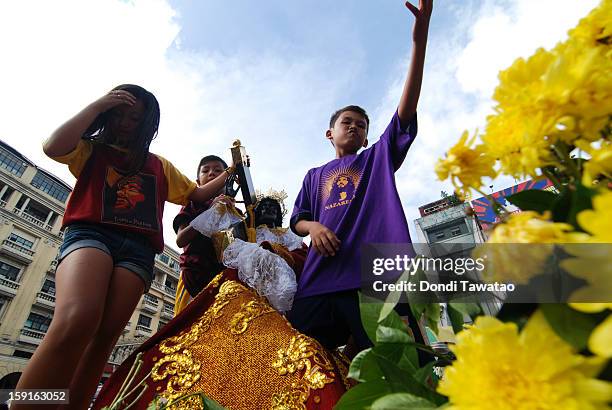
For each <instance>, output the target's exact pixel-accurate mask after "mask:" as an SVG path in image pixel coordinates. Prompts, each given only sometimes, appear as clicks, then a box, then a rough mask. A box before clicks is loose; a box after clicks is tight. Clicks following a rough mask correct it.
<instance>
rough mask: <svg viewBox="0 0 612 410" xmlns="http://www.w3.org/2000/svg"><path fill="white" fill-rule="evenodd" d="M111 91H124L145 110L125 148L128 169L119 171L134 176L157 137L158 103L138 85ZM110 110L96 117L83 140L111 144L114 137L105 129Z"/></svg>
mask: <svg viewBox="0 0 612 410" xmlns="http://www.w3.org/2000/svg"><path fill="white" fill-rule="evenodd" d="M113 90H124V91H127V92H129V93H131V94H132V95H134V97H136V99H137V100H139V101H140V102H142V104H143V105H144V108H145V111H144V116H143V118H142V120H141V122H140V125H139V127H138V130H137V132H136V137H135V138H132V139H131V140H130V142H129V146H128V147H127V148H128V150H129V153H128V154H127V155H128V158H127V161H126V163H127V164H128V167H127V169H122V170H121V172H122V173H125V174H126V175H134V174H136V173H138V171H140V170H141V169H142V167H143V166H144V164H145V161H146V160H147V156H148V155H149V146H150V145H151V141H153V140H154V139H155V137H156V136H157V129H158V128H159V103H158V102H157V98H155V96H154V95H153V94H152V93H150V92H149V91H147V90H145V89H144V88H142V87H140V86H138V85H134V84H122V85H119V86H117V87H115V88H113ZM112 110H113V108H111V109H110V110H108V111H105V112H103V113H102V114H100V115H98V116H97V117H96V119H95V120H94V121H93V122H92V123H91V125H90V126H89V128H87V130H85V133H84V134H83V138H84V139H89V140H93V141H96V142H100V143H103V144H112V143H113V142H114V139H115V137H114V136H113V135H111V134H110V132H109V130H108V129H107V126H108V121H109V119H110V115H111V111H112Z"/></svg>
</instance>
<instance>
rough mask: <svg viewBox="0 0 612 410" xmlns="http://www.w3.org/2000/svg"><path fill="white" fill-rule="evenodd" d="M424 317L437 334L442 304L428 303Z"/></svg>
mask: <svg viewBox="0 0 612 410" xmlns="http://www.w3.org/2000/svg"><path fill="white" fill-rule="evenodd" d="M424 315H425V321H426V325H427V326H428V327H429V328H430V329H432V330H433V331H434V333H436V334H437V333H438V322H439V321H440V304H439V303H428V304H427V305H426V307H425V312H424Z"/></svg>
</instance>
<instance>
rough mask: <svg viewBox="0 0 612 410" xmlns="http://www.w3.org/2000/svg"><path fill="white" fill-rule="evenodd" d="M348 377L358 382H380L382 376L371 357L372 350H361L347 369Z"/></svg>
mask: <svg viewBox="0 0 612 410" xmlns="http://www.w3.org/2000/svg"><path fill="white" fill-rule="evenodd" d="M348 377H350V378H351V379H355V380H357V381H358V382H361V383H363V382H368V381H373V380H381V379H382V378H383V374H382V372H381V370H380V368H379V367H378V364H377V363H376V359H375V358H374V356H373V355H372V349H371V348H370V349H366V350H362V351H361V352H359V353H358V354H357V356H355V357H354V358H353V361H352V362H351V366H350V367H349V373H348Z"/></svg>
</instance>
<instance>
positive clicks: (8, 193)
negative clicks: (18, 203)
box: [0, 185, 15, 202]
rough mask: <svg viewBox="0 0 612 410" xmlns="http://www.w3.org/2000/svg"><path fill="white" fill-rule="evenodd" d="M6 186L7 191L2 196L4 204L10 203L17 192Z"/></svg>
mask: <svg viewBox="0 0 612 410" xmlns="http://www.w3.org/2000/svg"><path fill="white" fill-rule="evenodd" d="M5 186H6V187H7V188H6V191H4V194H3V195H2V198H0V201H4V202H6V201H8V200H9V198H10V197H11V194H12V193H13V192H15V190H14V189H13V188H11V187H10V186H7V185H5Z"/></svg>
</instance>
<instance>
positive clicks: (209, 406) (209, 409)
mask: <svg viewBox="0 0 612 410" xmlns="http://www.w3.org/2000/svg"><path fill="white" fill-rule="evenodd" d="M200 398H201V399H202V400H203V401H204V406H205V407H204V410H227V409H226V408H225V407H223V406H222V405H220V404H219V403H217V402H216V401H214V400H213V399H211V398H209V397H206V396H204V394H202V395H201V396H200Z"/></svg>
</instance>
